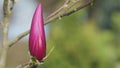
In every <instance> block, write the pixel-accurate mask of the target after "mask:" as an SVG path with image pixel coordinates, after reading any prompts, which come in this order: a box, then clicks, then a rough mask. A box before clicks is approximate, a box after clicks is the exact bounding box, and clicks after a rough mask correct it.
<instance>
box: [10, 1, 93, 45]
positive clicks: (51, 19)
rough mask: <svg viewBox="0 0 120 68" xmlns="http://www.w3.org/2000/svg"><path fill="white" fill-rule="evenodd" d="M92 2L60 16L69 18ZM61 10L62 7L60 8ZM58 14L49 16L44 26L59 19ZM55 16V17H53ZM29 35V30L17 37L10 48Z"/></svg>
mask: <svg viewBox="0 0 120 68" xmlns="http://www.w3.org/2000/svg"><path fill="white" fill-rule="evenodd" d="M92 2H93V0H88V2H87V3H85V4H83V5H81V6H79V7H78V8H76V9H75V10H71V11H70V12H67V13H63V14H62V15H60V17H64V16H69V15H71V14H73V13H75V12H77V11H78V10H80V9H82V8H84V7H87V6H88V5H90V4H91V3H92ZM60 8H61V7H60ZM56 12H58V10H57V11H55V12H53V13H52V15H50V16H49V17H50V18H49V17H47V19H45V24H44V25H46V24H48V23H50V22H51V21H53V20H55V19H58V18H59V16H55V15H56ZM53 14H55V15H53ZM48 18H49V19H48ZM28 34H29V30H27V31H25V32H23V33H22V34H20V35H19V36H17V38H15V39H14V40H13V41H11V42H10V43H9V44H8V45H9V46H10V47H11V46H13V45H14V44H15V43H16V42H18V41H19V40H21V39H22V38H23V37H25V36H26V35H28Z"/></svg>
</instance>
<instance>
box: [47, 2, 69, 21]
mask: <svg viewBox="0 0 120 68" xmlns="http://www.w3.org/2000/svg"><path fill="white" fill-rule="evenodd" d="M69 1H70V0H65V2H64V4H63V6H61V7H60V8H59V9H58V10H56V11H55V12H53V13H51V14H50V15H49V16H48V17H47V18H46V20H48V19H49V18H51V17H53V16H54V15H56V14H57V13H59V12H60V11H61V10H62V9H63V8H64V6H66V5H67V4H68V3H69Z"/></svg>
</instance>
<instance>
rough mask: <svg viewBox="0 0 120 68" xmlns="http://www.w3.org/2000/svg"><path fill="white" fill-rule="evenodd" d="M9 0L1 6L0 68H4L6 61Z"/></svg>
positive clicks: (5, 0)
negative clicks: (2, 12) (0, 42)
mask: <svg viewBox="0 0 120 68" xmlns="http://www.w3.org/2000/svg"><path fill="white" fill-rule="evenodd" d="M9 3H10V1H9V0H4V4H3V11H4V20H3V23H2V24H3V25H2V26H3V41H2V52H1V57H0V68H5V66H6V59H7V52H8V47H9V46H8V45H7V44H8V28H9V21H10V12H11V11H10V7H9Z"/></svg>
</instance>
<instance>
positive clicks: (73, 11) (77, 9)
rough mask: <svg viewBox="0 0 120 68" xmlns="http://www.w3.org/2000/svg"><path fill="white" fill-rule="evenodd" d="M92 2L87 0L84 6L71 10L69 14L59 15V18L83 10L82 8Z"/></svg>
mask: <svg viewBox="0 0 120 68" xmlns="http://www.w3.org/2000/svg"><path fill="white" fill-rule="evenodd" d="M92 2H93V0H88V2H87V3H86V4H83V5H82V6H80V7H78V8H76V9H75V10H72V11H70V12H68V13H65V14H63V15H61V17H64V16H69V15H71V14H73V13H75V12H77V11H79V10H80V9H82V8H84V7H87V6H88V5H90V4H91V3H92Z"/></svg>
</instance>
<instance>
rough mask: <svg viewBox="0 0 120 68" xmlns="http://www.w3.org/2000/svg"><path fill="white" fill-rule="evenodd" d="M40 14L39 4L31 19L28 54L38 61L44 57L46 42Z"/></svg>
mask: <svg viewBox="0 0 120 68" xmlns="http://www.w3.org/2000/svg"><path fill="white" fill-rule="evenodd" d="M42 14H43V13H42V5H41V4H39V5H38V6H37V8H36V10H35V13H34V16H33V19H32V24H31V29H30V35H29V50H30V54H31V55H32V56H33V57H34V58H36V59H37V60H38V61H42V59H43V58H44V57H45V56H46V40H45V32H44V22H43V16H42Z"/></svg>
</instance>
